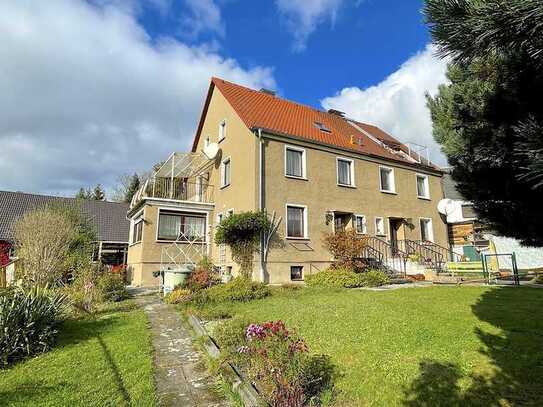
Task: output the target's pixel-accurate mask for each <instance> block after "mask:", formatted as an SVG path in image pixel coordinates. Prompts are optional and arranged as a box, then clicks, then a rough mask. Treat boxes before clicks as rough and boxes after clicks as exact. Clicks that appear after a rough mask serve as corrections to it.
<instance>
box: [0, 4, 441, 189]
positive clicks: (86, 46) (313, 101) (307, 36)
mask: <svg viewBox="0 0 543 407" xmlns="http://www.w3.org/2000/svg"><path fill="white" fill-rule="evenodd" d="M421 8H422V1H415V0H56V1H54V2H36V1H34V0H18V1H13V2H0V35H1V36H2V43H1V45H0V73H1V74H0V90H1V91H2V94H3V95H7V96H8V97H7V98H2V99H0V115H1V117H2V118H3V120H1V121H0V143H1V145H2V146H3V148H2V149H0V189H3V190H17V191H28V192H36V193H47V194H56V195H67V196H69V195H72V194H74V193H75V192H76V191H77V190H78V189H79V188H80V187H89V186H93V185H96V184H98V183H99V184H102V185H103V186H104V187H106V189H107V192H108V194H109V196H110V197H111V194H112V192H113V190H114V188H115V185H116V184H118V178H119V177H120V176H122V175H123V174H130V173H133V172H144V171H147V170H148V169H149V168H150V167H151V166H152V165H153V164H154V163H156V162H158V161H160V160H162V159H164V158H165V157H167V156H168V155H169V154H170V153H171V152H172V151H186V150H187V149H188V148H189V146H190V144H191V141H192V138H193V135H194V131H195V128H196V125H197V121H198V117H199V114H200V112H201V108H202V104H203V101H204V98H205V94H206V91H207V88H208V86H209V79H210V77H211V76H218V77H222V78H224V79H228V80H231V81H233V82H237V83H240V84H243V85H246V86H249V87H253V88H255V89H259V88H261V87H267V88H273V89H275V90H277V91H278V93H279V95H280V96H281V97H285V98H288V99H291V100H295V101H297V102H301V103H305V104H309V105H312V106H313V107H316V108H319V109H329V108H334V109H338V110H341V111H344V112H346V113H347V115H348V116H349V117H352V118H355V119H358V120H360V121H363V122H367V123H371V124H374V125H377V126H379V127H381V128H382V129H383V130H385V131H387V132H389V133H390V134H392V135H393V136H395V137H397V138H399V139H400V140H401V141H403V142H415V143H418V144H422V145H426V146H428V148H429V151H430V156H431V158H432V159H433V160H434V161H436V162H437V163H438V164H445V160H444V158H443V155H442V154H441V152H440V149H439V146H438V145H436V143H435V142H434V141H433V138H432V126H431V120H430V116H429V112H428V109H427V108H426V103H425V94H426V93H430V94H435V93H436V92H437V89H438V86H439V85H440V84H442V83H444V82H446V78H445V71H446V61H443V60H440V59H438V58H437V57H436V56H435V53H434V49H433V47H432V45H431V44H430V38H429V36H428V32H427V29H426V27H425V26H424V24H423V21H422V20H423V16H422V14H421V11H420V10H421ZM7 174H9V176H8V175H7Z"/></svg>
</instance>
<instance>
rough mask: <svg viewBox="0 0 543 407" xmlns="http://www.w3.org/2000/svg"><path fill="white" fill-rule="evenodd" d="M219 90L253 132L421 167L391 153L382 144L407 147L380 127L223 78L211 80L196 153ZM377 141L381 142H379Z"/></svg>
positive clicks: (434, 167)
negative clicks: (215, 94)
mask: <svg viewBox="0 0 543 407" xmlns="http://www.w3.org/2000/svg"><path fill="white" fill-rule="evenodd" d="M215 87H217V88H218V89H219V90H220V91H221V93H222V94H223V95H224V97H225V98H226V100H227V101H228V102H229V103H230V105H231V106H232V107H233V109H234V110H235V111H236V113H237V114H238V115H239V117H240V118H241V120H242V121H243V122H244V123H245V125H246V126H247V127H248V128H249V129H251V130H254V129H257V128H261V129H262V130H264V131H265V130H267V131H268V132H270V133H275V134H280V135H286V136H292V137H297V138H300V139H305V140H307V141H309V142H316V143H319V144H325V145H330V146H333V147H338V148H341V149H346V150H352V151H355V152H358V153H361V154H364V155H370V156H377V157H380V158H384V159H388V160H393V161H398V162H402V163H406V164H411V165H414V164H415V165H417V166H421V164H418V163H414V162H413V160H410V159H409V158H408V157H407V156H406V155H405V154H404V155H402V154H397V153H394V151H391V149H390V148H386V147H384V146H383V145H382V144H381V143H380V142H379V141H381V142H382V143H384V144H386V145H389V146H396V149H398V148H400V149H401V150H402V151H404V152H405V153H407V152H408V149H407V147H406V146H404V145H403V144H402V143H401V142H399V141H398V140H396V139H395V138H394V137H392V136H390V135H389V134H387V133H385V132H384V131H383V130H381V129H379V128H378V127H376V126H372V125H369V124H365V123H360V122H357V121H354V120H351V119H347V118H345V117H341V116H339V115H337V114H332V113H328V112H323V111H320V110H317V109H313V108H311V107H309V106H305V105H301V104H299V103H296V102H292V101H289V100H286V99H282V98H280V97H277V96H272V95H270V94H267V93H264V92H261V91H256V90H253V89H249V88H246V87H244V86H241V85H237V84H235V83H231V82H227V81H225V80H223V79H219V78H212V79H211V84H210V88H209V92H208V95H207V98H206V102H205V105H204V110H203V112H202V116H201V118H200V124H199V126H198V130H197V132H196V136H195V139H194V143H193V151H195V149H196V146H197V145H198V140H199V138H200V132H201V130H202V126H203V121H204V118H205V116H206V113H207V108H208V105H209V102H210V100H211V94H212V92H213V90H214V88H215ZM316 122H318V123H322V124H323V125H324V126H325V127H326V128H328V129H329V130H330V132H325V131H322V130H319V128H318V127H317V126H316V125H315V123H316ZM357 127H358V128H357ZM368 133H369V134H370V135H371V136H373V138H374V139H373V140H372V138H370V137H369V136H368V135H367V134H368ZM375 139H377V140H379V141H375ZM424 161H425V160H424ZM428 164H429V167H431V168H432V169H434V170H437V169H438V167H437V166H435V165H433V164H432V163H428ZM424 167H426V168H428V166H427V165H424Z"/></svg>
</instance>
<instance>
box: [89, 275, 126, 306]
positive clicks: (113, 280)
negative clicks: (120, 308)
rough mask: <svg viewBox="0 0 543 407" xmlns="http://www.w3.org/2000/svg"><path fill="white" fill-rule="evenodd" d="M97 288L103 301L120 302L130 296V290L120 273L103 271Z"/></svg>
mask: <svg viewBox="0 0 543 407" xmlns="http://www.w3.org/2000/svg"><path fill="white" fill-rule="evenodd" d="M97 288H98V291H99V293H100V296H101V299H102V301H112V302H118V301H122V300H125V299H127V298H128V291H127V290H126V287H125V285H124V279H123V277H122V275H120V274H113V273H110V272H104V273H102V274H101V275H100V276H99V277H98V280H97Z"/></svg>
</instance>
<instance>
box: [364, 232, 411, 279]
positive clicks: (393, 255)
mask: <svg viewBox="0 0 543 407" xmlns="http://www.w3.org/2000/svg"><path fill="white" fill-rule="evenodd" d="M364 240H365V243H366V245H365V247H364V249H363V250H362V256H361V257H362V260H363V261H364V263H365V264H367V266H368V267H370V268H375V269H379V270H382V271H384V272H386V273H387V274H390V275H391V276H394V277H404V276H405V274H406V263H407V257H408V256H407V253H405V252H403V251H402V250H400V249H399V248H398V247H393V246H392V245H391V244H390V243H389V242H387V241H386V240H383V239H381V238H379V237H375V236H366V237H364Z"/></svg>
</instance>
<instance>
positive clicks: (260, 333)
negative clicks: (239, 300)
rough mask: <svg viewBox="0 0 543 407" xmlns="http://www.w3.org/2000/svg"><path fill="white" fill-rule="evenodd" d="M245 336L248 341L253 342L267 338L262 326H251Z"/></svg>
mask: <svg viewBox="0 0 543 407" xmlns="http://www.w3.org/2000/svg"><path fill="white" fill-rule="evenodd" d="M245 336H246V337H247V339H248V340H252V339H255V338H258V339H262V338H264V337H265V336H266V331H265V330H264V328H263V327H261V326H260V325H257V324H251V325H249V326H248V327H247V330H246V332H245Z"/></svg>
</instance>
